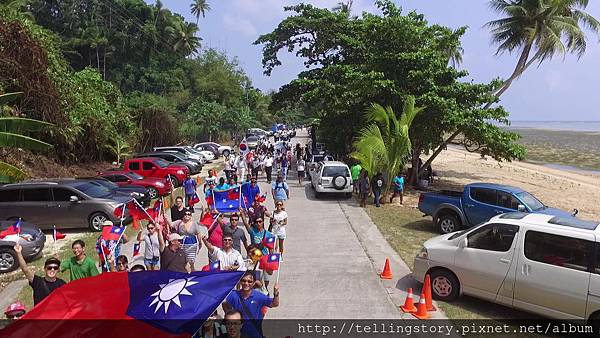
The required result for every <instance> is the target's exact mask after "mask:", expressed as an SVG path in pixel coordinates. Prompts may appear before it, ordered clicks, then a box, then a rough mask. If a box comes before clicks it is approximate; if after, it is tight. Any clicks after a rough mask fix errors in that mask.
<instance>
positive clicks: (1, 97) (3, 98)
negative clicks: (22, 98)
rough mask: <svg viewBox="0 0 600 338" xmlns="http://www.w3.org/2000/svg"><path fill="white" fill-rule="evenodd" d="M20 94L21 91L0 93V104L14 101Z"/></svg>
mask: <svg viewBox="0 0 600 338" xmlns="http://www.w3.org/2000/svg"><path fill="white" fill-rule="evenodd" d="M21 94H23V92H14V93H5V94H0V105H4V104H8V103H10V102H12V101H14V100H15V99H16V98H17V97H19V95H21Z"/></svg>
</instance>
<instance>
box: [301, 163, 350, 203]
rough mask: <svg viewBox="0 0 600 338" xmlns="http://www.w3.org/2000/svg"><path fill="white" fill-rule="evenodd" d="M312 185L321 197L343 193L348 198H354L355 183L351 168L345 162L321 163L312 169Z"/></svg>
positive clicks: (310, 173)
mask: <svg viewBox="0 0 600 338" xmlns="http://www.w3.org/2000/svg"><path fill="white" fill-rule="evenodd" d="M309 175H310V184H311V186H312V187H313V189H315V195H316V196H317V197H319V196H320V195H321V194H323V193H343V194H344V195H345V196H346V197H347V198H350V197H352V190H353V185H352V184H353V182H352V177H351V176H350V168H348V165H346V164H345V163H343V162H339V161H324V162H319V163H318V164H317V165H316V167H315V168H314V169H310V171H309Z"/></svg>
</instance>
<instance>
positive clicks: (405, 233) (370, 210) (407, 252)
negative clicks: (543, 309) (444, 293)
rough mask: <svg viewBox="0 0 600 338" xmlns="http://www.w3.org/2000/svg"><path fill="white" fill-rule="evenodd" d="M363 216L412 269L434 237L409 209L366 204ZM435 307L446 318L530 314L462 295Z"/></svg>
mask: <svg viewBox="0 0 600 338" xmlns="http://www.w3.org/2000/svg"><path fill="white" fill-rule="evenodd" d="M366 211H367V214H369V216H370V217H371V219H372V220H373V223H375V224H376V225H377V227H378V228H379V231H381V233H382V234H383V237H384V238H385V239H386V240H387V241H388V243H389V244H390V246H391V247H392V248H393V249H394V250H395V251H396V252H397V253H398V254H399V255H400V257H402V260H404V262H406V264H407V265H408V267H409V268H410V269H411V270H412V269H413V266H414V258H415V256H416V255H417V254H418V253H419V251H421V248H422V247H423V243H424V242H425V241H426V240H428V239H430V238H432V237H435V236H437V235H439V233H437V231H436V230H435V229H434V226H433V222H432V221H431V218H430V217H427V218H423V217H422V213H421V212H420V211H419V210H417V209H416V208H413V207H408V206H399V205H395V204H384V205H382V206H381V208H376V207H375V206H373V205H369V206H368V207H367V208H366ZM438 305H439V307H440V308H441V309H442V310H443V311H444V312H445V313H446V316H447V317H448V318H450V319H497V320H506V319H530V318H532V317H534V318H535V317H536V316H534V315H531V314H526V313H524V312H521V311H518V310H514V309H511V308H508V307H505V306H502V305H498V304H494V303H491V302H487V301H484V300H479V299H476V298H473V297H468V296H463V297H461V298H459V299H458V300H457V301H454V302H452V303H446V302H441V301H438Z"/></svg>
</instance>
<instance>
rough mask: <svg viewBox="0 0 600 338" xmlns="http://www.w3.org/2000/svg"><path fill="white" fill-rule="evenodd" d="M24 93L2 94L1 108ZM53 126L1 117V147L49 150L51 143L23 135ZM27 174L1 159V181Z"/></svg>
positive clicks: (0, 99) (16, 118)
mask: <svg viewBox="0 0 600 338" xmlns="http://www.w3.org/2000/svg"><path fill="white" fill-rule="evenodd" d="M20 94H22V93H7V94H2V95H0V108H1V107H2V106H3V105H5V104H7V103H9V102H12V101H13V100H15V99H16V98H17V97H18V96H19V95H20ZM50 126H52V124H51V123H47V122H43V121H38V120H32V119H26V118H20V117H0V147H10V148H25V149H30V150H47V149H50V148H51V147H52V145H51V144H48V143H46V142H42V141H40V140H36V139H34V138H31V137H28V136H25V135H23V134H22V133H23V132H28V131H40V130H42V129H44V128H48V127H50ZM26 176H27V175H26V174H25V173H24V172H23V171H22V170H21V169H19V168H17V167H15V166H13V165H10V164H8V163H6V162H2V161H0V181H8V182H13V181H16V180H21V179H23V178H25V177H26Z"/></svg>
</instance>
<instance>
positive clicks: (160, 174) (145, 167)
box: [123, 157, 189, 187]
mask: <svg viewBox="0 0 600 338" xmlns="http://www.w3.org/2000/svg"><path fill="white" fill-rule="evenodd" d="M123 168H124V170H127V171H133V172H134V173H136V174H139V175H141V176H144V177H157V178H166V179H168V180H170V181H171V185H172V186H173V187H178V186H179V185H180V184H181V183H182V182H183V180H184V179H185V178H186V176H187V174H188V172H189V171H188V168H187V167H186V166H181V165H175V164H169V162H167V161H165V160H163V159H160V158H157V157H142V158H132V159H129V160H126V161H125V163H124V164H123Z"/></svg>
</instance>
